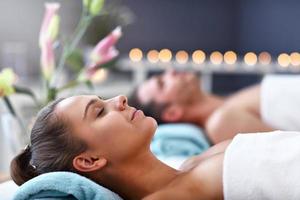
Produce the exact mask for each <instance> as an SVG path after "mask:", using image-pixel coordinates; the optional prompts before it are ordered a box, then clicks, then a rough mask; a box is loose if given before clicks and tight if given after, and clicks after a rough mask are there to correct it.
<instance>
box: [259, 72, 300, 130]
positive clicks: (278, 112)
mask: <svg viewBox="0 0 300 200" xmlns="http://www.w3.org/2000/svg"><path fill="white" fill-rule="evenodd" d="M299 86H300V75H268V76H266V77H265V78H264V79H263V81H262V83H261V115H262V118H263V120H264V121H265V122H266V123H267V124H269V125H270V126H272V127H274V128H275V129H280V130H286V131H300V88H299Z"/></svg>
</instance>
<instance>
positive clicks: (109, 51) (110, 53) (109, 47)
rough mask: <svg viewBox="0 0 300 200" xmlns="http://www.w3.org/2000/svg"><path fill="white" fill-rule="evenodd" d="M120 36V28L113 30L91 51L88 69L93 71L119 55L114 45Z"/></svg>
mask: <svg viewBox="0 0 300 200" xmlns="http://www.w3.org/2000/svg"><path fill="white" fill-rule="evenodd" d="M121 36H122V29H121V27H119V26H118V27H117V28H115V29H114V30H113V31H112V32H111V33H110V34H109V35H108V36H106V37H105V38H104V39H102V40H101V41H100V42H99V43H98V44H97V45H96V47H95V48H94V49H93V51H92V53H91V55H90V63H89V65H88V68H89V69H94V68H96V67H98V66H100V65H102V64H105V63H107V62H109V61H111V60H112V59H114V58H115V57H117V56H118V55H119V52H118V50H117V49H116V48H115V46H114V45H115V44H116V43H117V41H118V40H119V38H120V37H121Z"/></svg>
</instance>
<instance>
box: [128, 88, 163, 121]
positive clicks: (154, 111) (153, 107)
mask: <svg viewBox="0 0 300 200" xmlns="http://www.w3.org/2000/svg"><path fill="white" fill-rule="evenodd" d="M137 92H138V88H135V89H134V90H133V91H132V92H131V94H130V95H129V97H128V104H129V105H130V106H134V107H135V108H137V109H140V110H142V111H143V112H144V113H145V115H147V116H151V117H153V118H154V119H156V121H157V123H158V124H161V123H166V122H165V121H164V120H163V119H162V113H163V111H164V110H165V109H166V108H167V107H168V105H169V104H167V103H156V102H154V101H150V102H149V103H146V104H143V103H142V102H141V101H140V100H139V98H138V95H137Z"/></svg>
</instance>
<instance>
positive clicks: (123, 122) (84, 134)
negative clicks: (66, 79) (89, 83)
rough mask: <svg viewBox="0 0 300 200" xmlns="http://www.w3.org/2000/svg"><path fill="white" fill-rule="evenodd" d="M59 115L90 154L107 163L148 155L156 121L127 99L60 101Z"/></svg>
mask: <svg viewBox="0 0 300 200" xmlns="http://www.w3.org/2000/svg"><path fill="white" fill-rule="evenodd" d="M56 112H57V113H58V114H59V115H60V116H62V117H63V118H64V119H66V120H67V122H68V123H69V125H71V129H72V134H75V135H76V136H77V137H79V138H80V139H81V140H83V141H84V142H85V143H86V144H87V145H88V151H90V152H92V153H95V154H97V155H98V156H103V157H105V158H106V159H107V160H109V161H111V162H114V161H124V160H126V159H130V158H132V157H134V156H136V155H138V154H139V153H140V152H143V151H148V150H149V146H150V142H151V139H152V136H153V134H154V132H155V129H156V127H157V124H156V121H155V120H154V119H153V118H151V117H146V116H145V115H144V113H143V112H142V111H141V110H136V109H135V108H133V107H130V106H128V104H127V98H126V97H125V96H117V97H115V98H112V99H108V100H103V99H101V98H99V97H97V96H94V95H88V96H87V95H86V96H73V97H69V98H67V99H65V100H63V101H61V102H60V103H59V104H58V105H57V107H56Z"/></svg>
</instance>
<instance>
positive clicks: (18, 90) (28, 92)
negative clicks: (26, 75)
mask: <svg viewBox="0 0 300 200" xmlns="http://www.w3.org/2000/svg"><path fill="white" fill-rule="evenodd" d="M13 87H14V89H15V92H16V93H19V94H25V95H28V96H30V97H31V98H32V99H33V101H34V102H35V103H36V104H37V106H39V103H38V100H37V98H36V96H35V95H34V93H33V91H32V90H31V89H29V88H25V87H22V86H18V85H13Z"/></svg>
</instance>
